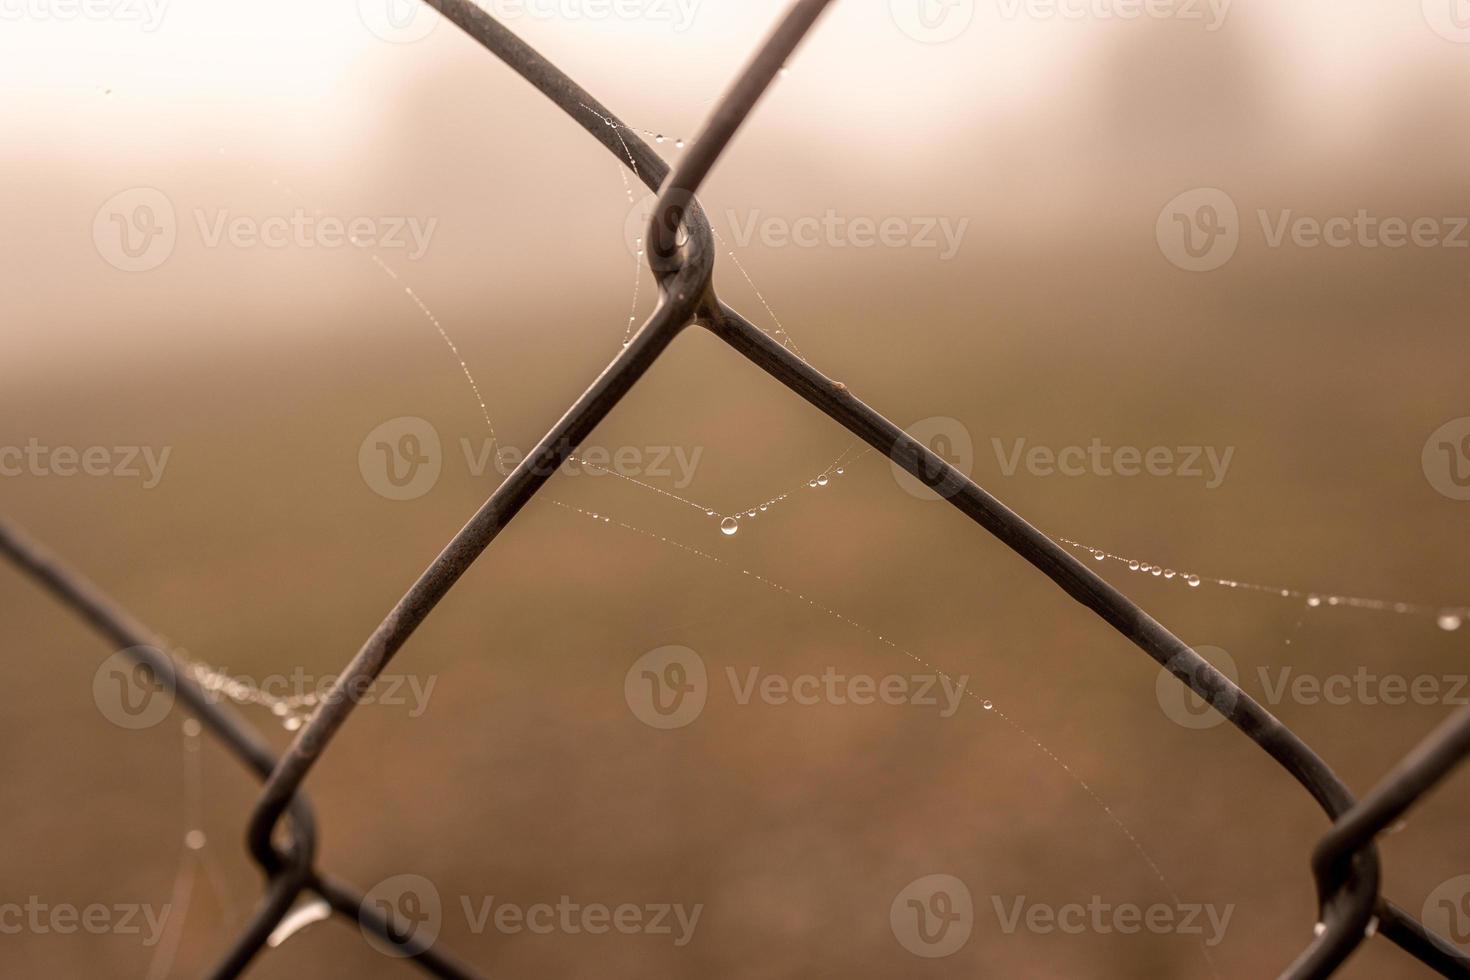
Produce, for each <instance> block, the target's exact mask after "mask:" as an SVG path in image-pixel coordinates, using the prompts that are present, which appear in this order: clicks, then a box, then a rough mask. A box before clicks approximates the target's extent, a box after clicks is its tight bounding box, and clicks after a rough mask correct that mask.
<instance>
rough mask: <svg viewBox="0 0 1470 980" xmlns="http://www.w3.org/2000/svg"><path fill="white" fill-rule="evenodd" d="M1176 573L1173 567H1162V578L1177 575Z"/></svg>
mask: <svg viewBox="0 0 1470 980" xmlns="http://www.w3.org/2000/svg"><path fill="white" fill-rule="evenodd" d="M1178 574H1179V573H1178V572H1176V571H1174V569H1172V568H1166V569H1164V578H1173V577H1174V576H1175V575H1178Z"/></svg>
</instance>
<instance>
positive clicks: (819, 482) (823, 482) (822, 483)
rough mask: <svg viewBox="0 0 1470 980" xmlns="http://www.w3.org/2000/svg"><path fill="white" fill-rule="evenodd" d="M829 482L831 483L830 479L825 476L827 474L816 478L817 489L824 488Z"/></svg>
mask: <svg viewBox="0 0 1470 980" xmlns="http://www.w3.org/2000/svg"><path fill="white" fill-rule="evenodd" d="M831 482H832V479H831V477H829V476H827V474H825V473H823V474H822V475H821V476H819V477H817V486H819V487H825V486H826V485H827V484H829V483H831Z"/></svg>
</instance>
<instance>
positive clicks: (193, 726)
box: [184, 718, 203, 738]
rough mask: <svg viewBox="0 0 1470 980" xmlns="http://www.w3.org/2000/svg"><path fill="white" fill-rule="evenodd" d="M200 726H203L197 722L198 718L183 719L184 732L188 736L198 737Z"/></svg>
mask: <svg viewBox="0 0 1470 980" xmlns="http://www.w3.org/2000/svg"><path fill="white" fill-rule="evenodd" d="M202 727H203V726H201V725H200V724H199V722H198V720H196V719H194V718H185V719H184V734H185V735H187V736H189V737H190V738H198V737H199V732H200V730H201V729H202Z"/></svg>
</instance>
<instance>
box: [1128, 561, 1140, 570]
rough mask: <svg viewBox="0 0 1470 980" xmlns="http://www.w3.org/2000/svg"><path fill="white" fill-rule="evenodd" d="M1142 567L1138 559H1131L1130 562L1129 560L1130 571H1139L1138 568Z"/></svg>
mask: <svg viewBox="0 0 1470 980" xmlns="http://www.w3.org/2000/svg"><path fill="white" fill-rule="evenodd" d="M1140 567H1141V566H1140V565H1139V563H1138V562H1136V561H1130V562H1129V563H1128V571H1130V572H1136V571H1138V569H1139V568H1140Z"/></svg>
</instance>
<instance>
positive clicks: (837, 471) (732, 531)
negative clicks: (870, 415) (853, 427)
mask: <svg viewBox="0 0 1470 980" xmlns="http://www.w3.org/2000/svg"><path fill="white" fill-rule="evenodd" d="M846 473H847V468H846V467H845V466H834V467H833V468H832V469H830V470H827V471H825V472H823V473H821V474H819V475H817V476H814V477H812V478H811V479H810V480H808V481H807V484H806V485H807V489H809V490H820V489H822V488H823V487H827V486H830V485H831V484H832V481H833V480H834V479H836V478H837V477H839V476H844V475H845V474H846ZM792 492H794V491H789V492H787V493H783V494H781V496H779V497H773V498H772V499H770V500H768V501H766V502H765V503H763V504H761V505H760V506H759V507H753V508H751V509H750V510H748V511H746V512H745V513H743V514H728V515H722V514H720V513H719V512H718V511H714V510H706V511H705V512H704V513H705V516H707V517H718V518H720V533H721V534H723V535H724V536H725V537H727V538H733V537H734V536H735V535H736V534H739V533H740V522H741V521H747V520H751V519H753V518H755V517H756V516H758V515H760V514H764V513H765V512H766V511H768V510H770V509H771V508H772V507H774V506H776V505H777V504H779V503H780V502H781V501H783V500H785V499H786V498H787V497H790V496H791V493H792Z"/></svg>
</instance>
